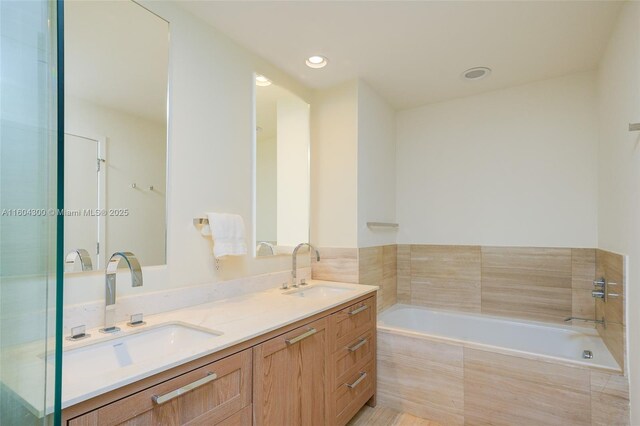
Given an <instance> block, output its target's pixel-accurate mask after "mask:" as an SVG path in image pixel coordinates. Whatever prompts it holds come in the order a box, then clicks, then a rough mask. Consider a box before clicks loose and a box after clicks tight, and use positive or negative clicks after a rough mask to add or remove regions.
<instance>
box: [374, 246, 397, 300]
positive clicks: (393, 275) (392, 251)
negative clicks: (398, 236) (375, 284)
mask: <svg viewBox="0 0 640 426" xmlns="http://www.w3.org/2000/svg"><path fill="white" fill-rule="evenodd" d="M397 271H398V260H397V246H396V245H395V244H394V245H387V246H383V247H382V303H380V304H378V309H380V310H382V309H386V308H388V307H390V306H393V305H395V304H396V303H397V301H398V280H397Z"/></svg>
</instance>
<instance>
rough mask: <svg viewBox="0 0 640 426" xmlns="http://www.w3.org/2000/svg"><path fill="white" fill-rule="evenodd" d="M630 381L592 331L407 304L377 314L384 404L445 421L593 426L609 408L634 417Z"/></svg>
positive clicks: (621, 417) (623, 417)
mask: <svg viewBox="0 0 640 426" xmlns="http://www.w3.org/2000/svg"><path fill="white" fill-rule="evenodd" d="M584 351H589V352H590V353H591V354H592V355H593V357H592V358H590V359H587V358H585V357H584V356H583V354H584ZM627 388H628V384H627V380H626V378H625V377H624V376H623V375H622V372H621V371H620V367H619V366H618V364H617V363H616V361H615V360H614V358H613V356H612V355H611V353H610V352H609V350H608V349H607V347H606V346H605V344H604V342H603V341H602V339H601V338H600V337H599V335H598V333H597V331H596V330H595V329H594V328H587V327H571V326H565V325H563V324H558V325H554V324H547V323H540V322H533V321H523V320H511V319H507V318H500V317H492V316H486V315H480V314H466V313H457V312H449V311H440V310H434V309H429V308H424V307H417V306H410V305H402V304H397V305H394V306H392V307H390V308H389V309H387V310H385V311H384V312H382V313H380V314H379V316H378V391H377V395H378V401H379V402H380V403H381V404H382V405H388V406H391V407H393V408H396V409H398V410H400V411H403V412H408V413H411V414H414V415H417V416H420V417H424V418H428V419H432V420H436V421H439V422H441V423H443V424H464V423H466V424H504V425H529V424H531V425H533V424H550V425H554V424H562V425H574V424H575V425H590V424H600V423H599V421H598V413H600V412H603V410H605V409H606V411H605V412H607V416H609V420H608V421H609V422H610V423H609V424H628V410H627V409H626V407H627V406H628V396H625V395H624V392H623V393H620V389H623V390H624V389H627ZM609 391H610V393H611V394H612V395H617V397H621V398H622V399H618V400H616V402H617V403H618V404H617V407H616V408H617V411H616V410H613V411H615V414H614V417H615V416H617V417H615V418H610V417H611V415H612V414H611V413H612V412H611V409H612V407H611V406H610V404H607V405H606V406H604V405H602V404H605V403H604V402H602V401H605V400H606V398H603V395H606V394H607V392H609ZM599 404H600V405H599Z"/></svg>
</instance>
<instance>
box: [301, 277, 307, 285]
mask: <svg viewBox="0 0 640 426" xmlns="http://www.w3.org/2000/svg"><path fill="white" fill-rule="evenodd" d="M305 285H309V283H308V282H307V279H306V278H301V279H300V286H305Z"/></svg>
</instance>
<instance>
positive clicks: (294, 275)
mask: <svg viewBox="0 0 640 426" xmlns="http://www.w3.org/2000/svg"><path fill="white" fill-rule="evenodd" d="M304 246H308V247H309V251H311V249H313V251H315V252H316V261H318V262H320V252H319V251H318V249H316V248H315V247H314V246H312V245H311V244H309V243H300V244H298V245H297V246H296V248H294V249H293V254H292V255H291V256H292V258H293V266H292V268H291V286H292V287H294V288H297V287H298V250H300V248H301V247H304ZM284 288H288V287H284Z"/></svg>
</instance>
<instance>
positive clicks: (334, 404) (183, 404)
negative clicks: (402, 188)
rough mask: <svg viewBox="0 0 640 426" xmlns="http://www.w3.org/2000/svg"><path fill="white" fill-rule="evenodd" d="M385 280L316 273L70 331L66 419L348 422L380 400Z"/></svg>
mask: <svg viewBox="0 0 640 426" xmlns="http://www.w3.org/2000/svg"><path fill="white" fill-rule="evenodd" d="M376 290H377V287H373V286H364V285H354V284H345V283H334V282H323V281H311V282H310V283H309V284H307V285H302V286H300V287H299V288H294V289H280V288H277V289H275V288H274V289H270V290H266V291H261V292H254V293H247V294H244V295H240V296H236V297H232V298H227V299H223V300H218V301H214V302H210V303H206V304H201V305H196V306H192V307H189V308H185V309H180V310H175V311H170V312H166V313H161V314H156V315H152V316H148V317H146V318H144V324H143V325H139V324H132V325H133V326H132V325H128V324H126V323H122V324H117V326H118V327H119V328H120V329H121V331H120V332H117V333H113V334H103V333H100V332H98V330H89V331H90V333H88V334H89V337H87V338H85V339H82V340H78V341H67V342H66V343H65V348H64V355H63V365H64V377H63V407H64V410H63V419H64V424H65V425H69V426H72V425H73V426H79V425H118V424H203V425H204V424H206V425H251V424H255V425H278V426H282V425H344V424H346V423H347V422H348V421H349V420H350V419H351V418H352V417H353V415H354V414H355V413H357V411H358V410H359V409H360V408H361V407H362V406H363V405H364V404H365V403H367V401H370V403H371V404H373V403H375V400H374V398H375V383H376V369H375V341H376V340H375V339H376V333H375V326H376V295H375V294H376Z"/></svg>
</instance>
